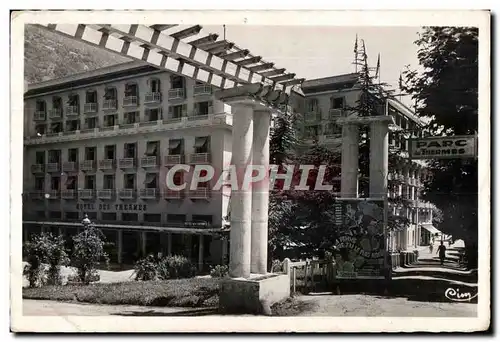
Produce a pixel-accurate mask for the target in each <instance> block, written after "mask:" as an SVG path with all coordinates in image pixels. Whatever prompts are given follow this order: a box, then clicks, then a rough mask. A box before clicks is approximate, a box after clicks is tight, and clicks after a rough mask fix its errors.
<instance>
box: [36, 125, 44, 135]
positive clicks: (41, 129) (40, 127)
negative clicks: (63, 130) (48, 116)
mask: <svg viewBox="0 0 500 342" xmlns="http://www.w3.org/2000/svg"><path fill="white" fill-rule="evenodd" d="M35 132H36V133H37V134H40V135H44V134H45V133H47V125H45V124H37V125H36V126H35Z"/></svg>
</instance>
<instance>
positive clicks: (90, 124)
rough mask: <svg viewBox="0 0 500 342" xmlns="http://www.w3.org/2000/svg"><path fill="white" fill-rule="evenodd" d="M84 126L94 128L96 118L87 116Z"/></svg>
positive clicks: (95, 126)
mask: <svg viewBox="0 0 500 342" xmlns="http://www.w3.org/2000/svg"><path fill="white" fill-rule="evenodd" d="M85 128H87V129H94V128H97V118H95V117H94V118H87V119H85Z"/></svg>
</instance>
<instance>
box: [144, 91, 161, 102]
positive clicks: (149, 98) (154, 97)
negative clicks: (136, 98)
mask: <svg viewBox="0 0 500 342" xmlns="http://www.w3.org/2000/svg"><path fill="white" fill-rule="evenodd" d="M159 102H161V93H160V92H154V93H146V95H145V96H144V103H159Z"/></svg>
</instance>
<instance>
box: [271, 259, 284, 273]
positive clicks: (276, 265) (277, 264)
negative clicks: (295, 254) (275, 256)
mask: <svg viewBox="0 0 500 342" xmlns="http://www.w3.org/2000/svg"><path fill="white" fill-rule="evenodd" d="M275 272H283V262H281V261H279V260H273V263H272V264H271V273H275Z"/></svg>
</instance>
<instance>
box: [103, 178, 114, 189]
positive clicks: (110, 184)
mask: <svg viewBox="0 0 500 342" xmlns="http://www.w3.org/2000/svg"><path fill="white" fill-rule="evenodd" d="M114 188H115V175H104V184H103V189H106V190H108V189H114Z"/></svg>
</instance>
